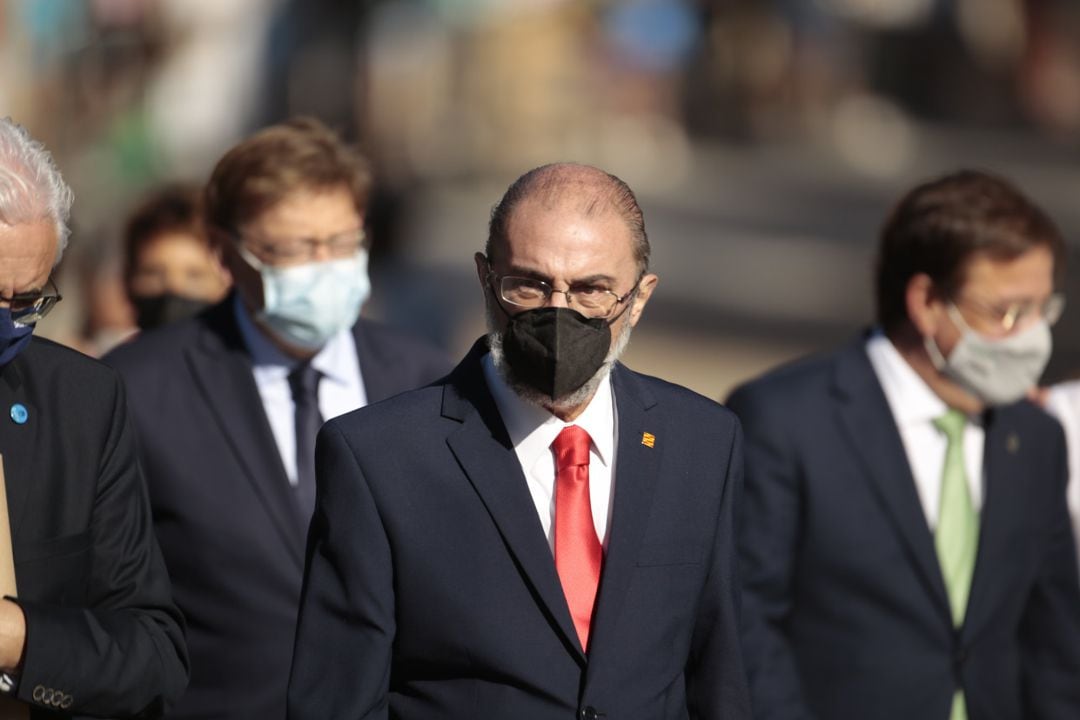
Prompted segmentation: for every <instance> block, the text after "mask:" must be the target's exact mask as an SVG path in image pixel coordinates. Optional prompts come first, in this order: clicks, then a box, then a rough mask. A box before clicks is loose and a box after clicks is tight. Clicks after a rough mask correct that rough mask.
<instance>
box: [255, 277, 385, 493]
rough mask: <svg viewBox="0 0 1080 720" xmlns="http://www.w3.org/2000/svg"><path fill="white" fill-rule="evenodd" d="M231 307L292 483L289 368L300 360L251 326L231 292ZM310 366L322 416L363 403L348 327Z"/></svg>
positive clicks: (293, 449)
mask: <svg viewBox="0 0 1080 720" xmlns="http://www.w3.org/2000/svg"><path fill="white" fill-rule="evenodd" d="M235 299H236V302H235V305H234V309H235V312H236V322H237V324H238V325H239V326H240V334H241V336H242V337H243V339H244V344H245V345H246V346H247V349H248V353H249V354H250V355H251V363H252V372H253V373H254V375H255V385H256V386H257V387H258V388H259V396H260V397H261V398H262V404H263V409H264V410H265V411H266V418H267V420H269V421H270V429H271V430H272V431H273V433H274V440H275V441H276V442H277V446H278V452H280V453H281V462H282V464H284V466H285V474H286V475H288V477H289V483H290V484H291V485H294V486H295V485H296V483H297V473H296V405H295V403H293V397H292V389H291V388H290V387H289V373H290V372H292V370H293V368H294V367H296V366H297V365H298V364H299V361H298V360H296V358H291V357H289V356H288V355H286V354H285V353H283V352H281V350H279V349H278V348H277V347H276V346H275V345H274V344H273V343H272V342H271V341H270V339H269V338H267V337H266V335H264V334H263V332H262V331H261V330H259V329H258V328H257V327H256V326H255V322H254V321H253V320H252V319H251V317H250V315H248V311H247V309H246V308H245V307H244V306H243V302H242V301H241V300H240V295H239V294H237V295H236V296H235ZM311 364H312V366H313V367H314V368H315V369H316V370H318V371H319V372H320V373H321V374H322V378H321V379H320V380H319V412H320V413H321V414H322V417H323V420H324V421H326V420H329V419H330V418H333V417H337V416H338V415H342V414H344V413H347V412H349V411H351V410H355V409H357V408H360V407H363V406H364V405H366V404H367V393H366V391H365V390H364V381H363V378H362V377H361V376H360V359H359V358H358V357H357V355H356V341H355V340H354V339H353V335H352V332H351V330H348V329H346V330H341V331H339V332H338V333H337V334H336V335H334V336H333V337H332V338H330V340H329V341H327V343H326V344H325V345H323V347H322V349H321V350H319V352H318V353H317V354H316V355H315V357H313V358H312V359H311Z"/></svg>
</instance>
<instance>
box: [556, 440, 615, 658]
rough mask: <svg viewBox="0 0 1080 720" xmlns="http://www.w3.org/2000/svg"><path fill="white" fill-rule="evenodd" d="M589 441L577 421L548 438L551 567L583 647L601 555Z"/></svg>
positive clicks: (585, 646)
mask: <svg viewBox="0 0 1080 720" xmlns="http://www.w3.org/2000/svg"><path fill="white" fill-rule="evenodd" d="M590 443H591V440H590V438H589V433H587V432H585V431H584V430H582V429H581V428H580V427H578V426H577V425H570V426H568V427H566V428H563V431H562V432H561V433H559V436H558V437H557V438H555V442H553V443H551V449H552V450H553V451H554V453H555V569H556V570H558V571H559V580H560V581H561V582H562V586H563V593H564V594H565V595H566V602H567V604H568V605H569V606H570V616H571V617H572V618H573V620H574V627H575V628H577V633H578V639H580V640H581V647H582V649H585V650H588V647H589V623H590V622H591V621H592V612H593V604H594V603H595V602H596V588H597V586H598V585H599V584H600V565H601V563H602V562H603V559H604V551H603V549H602V548H601V547H600V539H599V538H598V537H597V536H596V526H595V525H594V524H593V516H592V502H591V501H590V500H589V445H590Z"/></svg>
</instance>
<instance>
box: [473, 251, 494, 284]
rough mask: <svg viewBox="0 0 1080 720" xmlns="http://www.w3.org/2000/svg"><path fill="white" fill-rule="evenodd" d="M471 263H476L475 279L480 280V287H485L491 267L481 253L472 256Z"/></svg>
mask: <svg viewBox="0 0 1080 720" xmlns="http://www.w3.org/2000/svg"><path fill="white" fill-rule="evenodd" d="M473 261H474V262H475V263H476V277H477V278H479V280H480V287H486V286H487V279H488V273H490V272H491V265H489V264H488V260H487V258H486V257H484V253H482V252H478V253H476V254H475V255H473Z"/></svg>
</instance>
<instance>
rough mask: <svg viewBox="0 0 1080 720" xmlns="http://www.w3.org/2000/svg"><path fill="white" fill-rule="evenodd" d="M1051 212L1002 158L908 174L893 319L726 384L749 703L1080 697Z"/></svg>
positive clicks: (877, 708)
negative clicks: (736, 484) (738, 473)
mask: <svg viewBox="0 0 1080 720" xmlns="http://www.w3.org/2000/svg"><path fill="white" fill-rule="evenodd" d="M1063 252H1064V243H1063V240H1062V237H1061V235H1060V233H1059V231H1058V229H1057V228H1056V227H1055V226H1054V224H1053V223H1052V222H1051V221H1050V220H1049V218H1047V216H1046V215H1045V214H1044V213H1043V212H1042V211H1041V210H1040V209H1038V208H1037V207H1035V206H1034V205H1033V204H1032V203H1031V202H1030V201H1029V200H1028V199H1027V198H1025V197H1024V196H1023V195H1022V194H1021V193H1020V192H1018V191H1017V190H1016V189H1015V188H1014V187H1012V186H1011V185H1010V184H1009V183H1007V182H1006V181H1004V180H1002V179H1001V178H998V177H994V176H992V175H988V174H985V173H981V172H974V171H962V172H957V173H954V174H951V175H947V176H945V177H942V178H939V179H936V180H933V181H930V182H927V183H925V184H923V185H920V186H918V187H916V188H915V189H913V190H912V191H911V192H909V193H908V194H907V195H906V196H905V197H904V198H903V199H902V200H901V201H900V203H899V204H898V205H897V207H896V208H895V209H894V210H893V212H892V214H891V216H890V217H889V219H888V221H887V222H886V224H885V227H884V230H883V232H882V242H881V247H880V255H879V258H878V268H877V307H878V322H879V325H880V327H879V328H878V329H876V330H875V331H873V332H871V333H870V334H869V335H868V336H865V337H860V338H859V339H857V340H856V342H855V343H853V344H852V345H851V346H849V347H847V348H845V349H842V350H840V351H839V352H836V353H833V354H830V355H825V356H819V357H815V358H810V359H807V360H802V361H799V362H796V363H795V364H793V365H790V366H788V367H786V368H782V369H780V370H777V371H774V372H772V373H770V374H768V375H766V376H765V377H764V378H761V379H758V380H755V381H752V382H750V383H748V384H746V385H744V386H742V387H741V388H739V389H738V390H736V391H735V393H734V394H733V395H732V396H731V398H730V400H729V407H731V409H733V410H735V412H736V413H737V414H738V415H739V417H740V419H741V420H742V423H743V427H744V429H745V431H746V492H745V494H744V501H745V504H744V508H743V509H744V513H743V517H742V526H741V538H740V560H741V563H742V565H741V569H742V571H743V584H744V595H743V600H744V602H743V612H744V625H743V632H744V638H743V647H744V653H745V656H746V666H747V673H748V675H749V681H750V687H751V697H752V700H753V703H754V716H755V717H756V718H761V720H769V719H774V718H791V719H795V718H815V719H816V720H846V719H848V718H875V720H909V719H910V718H920V720H966V719H967V718H971V719H972V720H979V719H981V718H998V719H1000V720H1022V719H1024V720H1027V719H1031V718H1041V719H1046V718H1061V719H1062V720H1064V719H1065V718H1076V717H1080V583H1078V580H1077V565H1076V555H1075V547H1074V545H1073V541H1072V534H1071V530H1070V525H1069V516H1068V512H1067V509H1066V502H1065V484H1066V455H1065V444H1064V439H1063V436H1062V432H1061V428H1060V426H1058V424H1057V423H1055V422H1054V421H1053V420H1052V419H1051V418H1049V417H1048V416H1047V415H1045V414H1044V413H1043V411H1042V410H1040V409H1039V408H1037V407H1036V406H1034V405H1033V404H1031V403H1030V402H1028V401H1027V400H1025V399H1024V396H1025V393H1026V392H1027V391H1028V389H1029V388H1031V387H1033V386H1034V385H1035V384H1036V382H1037V380H1038V378H1039V375H1040V374H1041V373H1042V371H1043V368H1044V367H1045V365H1046V362H1047V359H1048V358H1049V355H1050V349H1051V348H1050V329H1049V328H1050V325H1052V324H1053V323H1054V322H1055V321H1056V320H1057V319H1058V317H1059V316H1060V314H1061V311H1062V309H1063V300H1062V298H1061V296H1059V295H1058V294H1056V293H1055V292H1054V287H1055V279H1056V276H1057V273H1056V270H1058V269H1059V268H1060V260H1061V258H1062V257H1063Z"/></svg>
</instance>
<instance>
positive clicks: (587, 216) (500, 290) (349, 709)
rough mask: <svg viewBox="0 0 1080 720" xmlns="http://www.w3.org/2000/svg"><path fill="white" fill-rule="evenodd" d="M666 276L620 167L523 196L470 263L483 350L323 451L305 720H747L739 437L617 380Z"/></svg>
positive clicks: (341, 429)
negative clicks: (658, 271)
mask: <svg viewBox="0 0 1080 720" xmlns="http://www.w3.org/2000/svg"><path fill="white" fill-rule="evenodd" d="M649 254H650V250H649V240H648V237H647V235H646V233H645V225H644V218H643V216H642V212H641V208H640V207H639V205H638V203H637V199H636V198H635V197H634V194H633V192H632V191H631V190H630V188H629V187H627V185H626V184H625V183H624V182H623V181H622V180H620V179H618V178H616V177H615V176H613V175H609V174H608V173H606V172H604V171H602V170H599V169H597V168H594V167H589V166H584V165H577V164H571V163H560V164H555V165H546V166H543V167H540V168H536V169H534V170H532V171H530V172H528V173H526V174H525V175H523V176H522V177H520V178H519V179H518V180H517V181H516V182H515V183H514V184H513V185H511V186H510V188H509V189H508V190H507V191H506V194H505V195H504V196H503V199H502V200H501V201H500V202H499V204H498V205H497V206H496V207H495V210H494V211H493V213H492V216H491V227H490V232H489V235H488V242H487V247H486V248H485V252H484V253H476V255H475V262H476V271H477V279H478V280H479V285H480V288H481V289H482V291H483V295H484V303H485V310H486V316H487V320H488V323H487V324H488V334H487V335H486V336H485V337H483V338H481V339H479V340H478V341H477V342H476V343H475V344H474V346H473V348H472V350H471V351H470V352H469V354H468V355H467V356H466V357H465V358H464V359H463V360H462V361H461V363H460V364H459V365H458V366H457V368H455V369H454V371H453V372H452V373H451V374H450V375H448V376H447V377H446V378H444V379H443V380H441V381H440V382H439V383H436V384H433V385H430V386H428V387H425V388H423V389H420V390H417V391H415V392H410V393H405V394H402V395H400V396H398V397H397V398H394V399H392V400H390V401H388V402H386V403H380V404H379V405H377V406H374V407H371V408H365V409H363V410H360V411H358V412H355V413H350V414H349V415H347V416H346V417H343V418H340V419H337V420H333V421H331V422H329V423H328V424H327V426H326V427H325V429H324V430H323V431H322V433H321V434H320V436H319V500H318V508H317V510H316V513H315V518H314V519H313V521H312V525H311V541H310V545H309V549H308V565H307V571H306V577H305V582H304V596H303V601H302V603H301V610H300V617H299V620H298V626H297V639H296V651H295V654H294V657H293V669H292V676H291V677H290V680H289V698H288V699H289V713H288V717H289V718H290V720H306V719H307V718H312V719H314V718H320V719H321V718H360V717H367V718H373V717H383V718H385V717H393V718H402V719H404V718H415V719H417V720H426V719H427V718H484V719H485V720H486V719H487V718H515V719H516V718H580V719H581V720H597V718H601V717H610V718H649V719H650V720H660V719H664V718H669V719H672V720H673V719H674V718H680V719H685V718H710V719H716V720H719V719H720V718H725V719H729V720H738V719H740V718H748V717H750V712H749V706H748V702H749V699H748V697H747V691H746V678H745V675H744V674H743V668H742V657H741V651H740V645H739V636H738V627H739V612H738V605H739V598H738V593H739V589H738V583H737V580H736V571H735V546H734V535H735V517H736V515H735V513H736V500H737V498H738V497H739V494H740V481H741V472H742V462H741V438H740V433H739V429H738V423H737V422H736V421H735V418H734V416H732V414H731V413H729V412H728V411H726V410H725V409H724V408H722V407H720V406H719V405H718V404H717V403H715V402H713V401H711V400H708V399H707V398H704V397H701V396H700V395H696V394H694V393H692V392H691V391H689V390H686V389H685V388H681V387H678V386H676V385H672V384H670V383H667V382H664V381H663V380H659V379H657V378H653V377H648V376H645V375H641V374H639V373H635V372H633V371H631V370H629V369H627V368H626V367H625V366H623V365H621V364H620V363H619V362H618V359H619V356H620V355H621V353H622V351H623V350H624V349H625V348H626V345H627V343H628V342H629V340H630V334H631V331H632V330H633V328H634V327H635V326H636V325H637V324H638V321H639V320H640V319H641V316H642V313H643V312H644V310H645V306H646V304H647V303H648V301H649V299H650V297H651V296H652V293H653V290H654V289H655V287H656V283H657V277H656V275H654V274H652V273H650V272H649Z"/></svg>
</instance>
